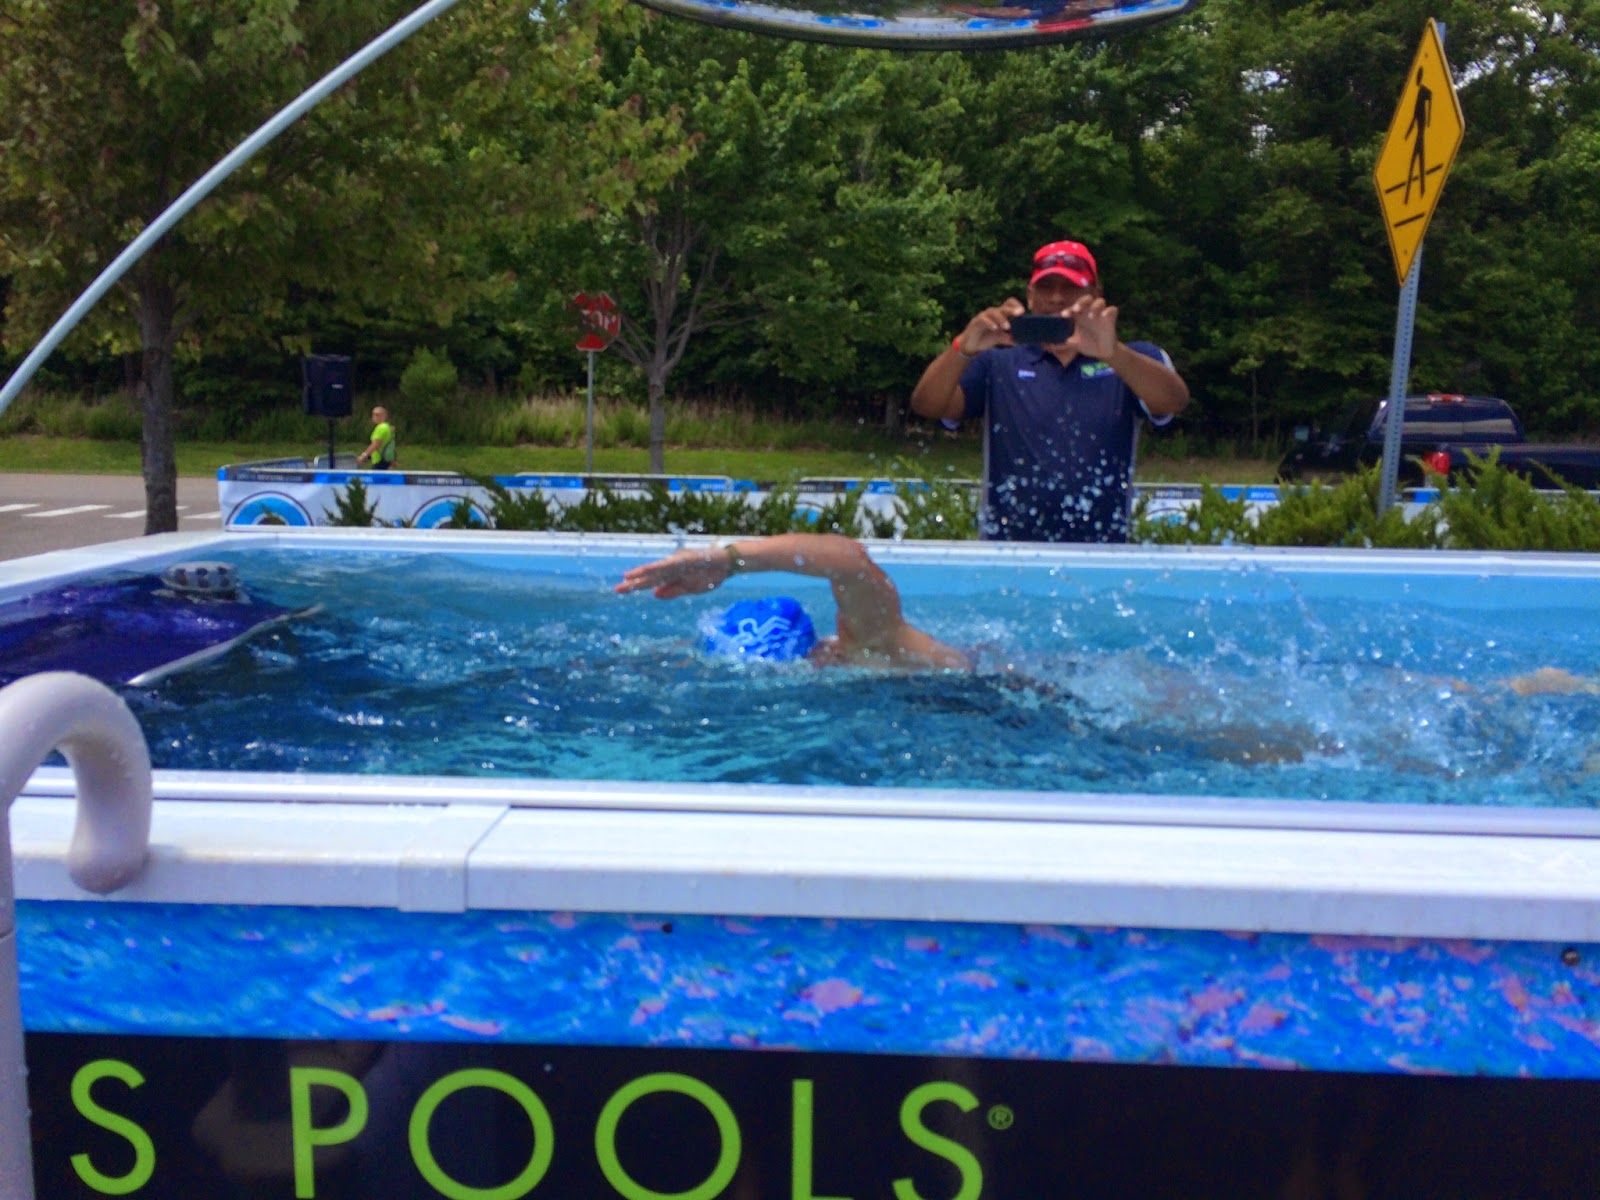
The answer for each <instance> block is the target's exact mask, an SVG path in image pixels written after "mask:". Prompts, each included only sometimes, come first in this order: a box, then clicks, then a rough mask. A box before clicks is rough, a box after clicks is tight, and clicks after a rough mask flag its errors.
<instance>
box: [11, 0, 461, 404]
mask: <svg viewBox="0 0 1600 1200" xmlns="http://www.w3.org/2000/svg"><path fill="white" fill-rule="evenodd" d="M458 3H460V0H430V2H429V3H427V4H424V5H422V6H421V7H420V8H418V9H417V10H416V11H415V12H413V13H412V14H411V15H410V16H408V17H406V18H404V19H403V20H401V21H398V22H396V23H395V24H394V25H393V26H391V27H390V28H389V30H388V31H387V32H385V33H383V34H381V35H379V36H378V37H376V38H374V39H373V40H372V41H370V42H368V43H367V44H366V45H365V46H363V47H362V48H361V49H360V50H358V51H356V53H354V54H352V55H351V56H350V57H349V58H347V59H345V60H344V62H342V63H340V64H339V65H338V66H337V67H335V68H334V69H333V70H332V71H329V72H328V73H327V74H326V75H324V76H323V77H322V78H321V79H319V80H318V81H317V82H316V83H314V84H312V86H311V87H309V88H307V89H306V90H305V91H304V92H302V93H301V94H300V96H299V98H298V99H296V100H295V101H294V102H293V103H291V104H289V105H288V106H287V107H285V108H283V109H282V110H281V111H279V113H278V115H277V116H275V117H273V118H272V119H271V120H270V121H268V122H267V123H266V124H265V125H263V126H262V127H261V128H260V129H258V130H256V131H255V132H254V133H252V134H251V135H250V136H249V137H247V138H246V139H245V140H244V141H242V142H240V143H239V145H238V146H237V147H236V148H235V149H234V151H233V152H232V153H231V154H229V155H228V156H227V157H226V158H224V159H222V160H221V161H220V162H218V163H217V165H216V166H214V167H212V168H211V170H209V171H207V172H206V173H205V174H204V175H202V176H201V177H200V178H199V179H197V180H196V181H195V182H194V183H192V184H191V185H190V186H189V190H188V191H186V192H184V193H183V195H181V196H179V197H178V198H177V199H176V200H174V201H173V202H172V205H171V207H169V208H168V209H167V211H166V212H164V213H162V214H161V215H160V216H159V217H157V218H156V220H155V221H154V223H153V224H151V225H150V226H149V227H148V228H146V229H145V231H144V232H143V233H141V234H140V235H139V236H138V237H136V238H134V239H133V241H131V242H129V243H128V246H127V249H125V250H123V252H122V253H121V254H119V255H117V257H116V259H115V260H114V261H113V262H112V264H111V265H110V266H109V267H107V268H106V269H105V270H104V271H102V272H100V276H99V278H97V279H96V280H95V281H94V282H93V283H91V284H90V285H89V287H88V288H87V289H86V290H85V291H84V293H83V295H81V296H79V297H78V298H77V299H76V300H75V301H73V303H72V307H71V308H69V309H67V311H66V312H65V313H63V314H62V315H61V319H60V320H59V321H57V322H56V323H55V324H54V325H52V326H51V327H50V332H49V333H47V334H45V335H44V337H43V338H41V339H40V341H39V344H38V345H37V346H35V347H34V348H33V349H32V350H31V351H29V353H28V357H27V358H25V359H23V360H22V365H21V366H20V367H18V368H17V369H16V371H15V372H14V373H13V374H12V376H11V378H10V379H8V380H7V381H6V385H5V387H4V388H0V413H3V412H5V410H6V409H7V408H8V407H9V406H10V404H11V402H12V401H13V400H14V399H16V397H17V395H18V393H20V392H21V391H22V389H23V387H25V386H26V385H27V382H28V380H30V379H32V378H33V373H34V372H35V371H37V370H38V369H39V368H40V367H41V366H43V365H44V360H45V359H47V358H49V357H50V353H51V351H53V350H54V349H55V348H56V347H57V346H58V345H60V344H61V340H62V339H63V338H65V337H66V336H67V334H69V333H71V332H72V331H73V329H75V328H76V327H77V325H78V322H79V321H81V320H83V318H84V317H86V316H88V315H89V310H90V309H92V308H93V307H94V306H95V305H96V304H97V303H98V302H99V300H100V297H101V296H104V295H105V294H106V292H107V291H109V290H110V288H111V285H112V284H114V283H116V282H117V280H119V279H121V278H122V277H123V275H125V274H126V273H127V271H128V268H129V267H131V266H133V264H134V263H136V262H138V261H139V260H140V259H141V258H143V257H144V256H145V254H146V252H148V251H149V249H150V248H151V247H152V246H154V245H155V244H156V243H157V242H159V241H160V240H161V238H162V237H163V236H164V235H165V234H166V232H167V230H169V229H171V228H172V227H173V226H174V225H176V224H177V223H178V222H179V220H181V219H182V218H183V216H184V215H185V214H186V213H187V212H188V211H189V210H190V209H191V208H193V207H194V206H195V205H196V204H199V203H200V201H202V200H204V199H205V198H206V196H208V195H210V194H211V191H212V190H213V189H214V188H215V187H216V186H217V185H218V184H219V183H221V182H222V181H223V180H224V179H226V178H227V177H228V176H229V175H232V174H233V173H234V172H235V171H237V170H238V169H239V168H240V167H242V166H243V165H244V164H245V163H246V162H248V161H249V160H250V159H251V158H252V157H254V156H255V154H256V152H257V151H258V150H260V149H261V148H262V147H263V146H265V145H266V144H267V143H268V142H270V141H271V140H272V139H273V138H275V137H277V136H278V135H279V134H280V133H282V132H283V131H284V130H285V129H287V128H288V127H289V126H290V125H292V124H294V123H295V121H297V120H299V119H300V118H301V117H302V116H303V115H305V113H306V112H308V111H309V110H310V109H312V108H314V107H315V106H316V105H317V103H318V102H319V101H321V100H322V99H323V97H325V96H327V95H328V93H330V92H332V91H333V90H334V89H335V88H337V87H338V86H339V85H340V84H342V83H344V82H345V81H346V80H347V79H349V78H350V77H351V76H353V75H356V74H358V73H360V72H361V71H362V70H363V69H364V68H365V67H366V66H367V65H368V64H369V63H371V62H372V61H373V60H374V59H377V58H380V57H382V56H383V55H384V54H386V53H388V51H390V50H392V49H393V48H394V47H395V46H398V45H399V44H400V43H401V42H403V41H405V40H406V39H407V38H408V37H410V36H411V35H412V34H413V33H415V32H416V31H417V30H419V29H421V28H422V27H423V26H424V25H426V24H427V23H428V22H429V21H431V20H433V19H434V18H435V17H437V16H440V15H442V14H444V13H446V12H449V11H450V9H452V8H454V7H455V6H456V5H457V4H458Z"/></svg>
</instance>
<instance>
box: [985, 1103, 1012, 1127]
mask: <svg viewBox="0 0 1600 1200" xmlns="http://www.w3.org/2000/svg"><path fill="white" fill-rule="evenodd" d="M1016 1120H1017V1114H1016V1113H1014V1112H1012V1111H1011V1109H1009V1108H1008V1107H1006V1106H1005V1105H1004V1104H996V1105H995V1106H994V1107H993V1108H991V1109H990V1110H989V1128H990V1129H1010V1128H1011V1126H1012V1125H1014V1124H1016Z"/></svg>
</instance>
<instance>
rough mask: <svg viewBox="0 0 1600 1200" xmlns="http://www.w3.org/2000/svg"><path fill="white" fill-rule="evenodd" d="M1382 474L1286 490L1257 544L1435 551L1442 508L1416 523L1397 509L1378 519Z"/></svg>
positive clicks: (1266, 515) (1259, 527) (1262, 522)
mask: <svg viewBox="0 0 1600 1200" xmlns="http://www.w3.org/2000/svg"><path fill="white" fill-rule="evenodd" d="M1378 488H1379V470H1378V468H1377V467H1372V468H1369V469H1367V470H1364V471H1361V472H1360V473H1359V474H1356V475H1352V476H1350V478H1348V479H1345V480H1342V481H1341V482H1339V483H1338V484H1337V485H1335V486H1333V487H1326V486H1324V485H1322V484H1310V485H1307V486H1303V487H1288V488H1286V487H1281V486H1280V488H1279V490H1278V503H1277V504H1276V505H1274V506H1273V507H1272V508H1268V509H1264V510H1263V511H1262V513H1261V515H1260V517H1259V518H1258V519H1257V520H1256V523H1255V529H1254V533H1253V536H1252V538H1251V540H1252V541H1253V542H1254V543H1255V544H1256V545H1258V546H1361V547H1368V548H1371V547H1380V546H1381V547H1388V548H1391V549H1429V548H1435V547H1438V546H1439V545H1440V536H1439V514H1438V509H1437V508H1436V507H1435V506H1433V505H1431V504H1430V505H1428V506H1427V507H1426V508H1424V509H1423V510H1422V512H1420V513H1418V514H1417V515H1416V516H1415V517H1413V518H1412V519H1411V520H1407V519H1406V516H1405V513H1404V511H1403V510H1402V509H1401V507H1400V506H1399V505H1398V504H1396V505H1393V506H1391V507H1390V508H1389V509H1388V510H1387V511H1385V512H1384V514H1383V515H1382V516H1381V517H1380V516H1379V515H1378Z"/></svg>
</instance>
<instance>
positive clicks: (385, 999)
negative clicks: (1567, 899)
mask: <svg viewBox="0 0 1600 1200" xmlns="http://www.w3.org/2000/svg"><path fill="white" fill-rule="evenodd" d="M18 914H19V946H20V954H21V969H22V999H23V1015H24V1023H25V1025H26V1027H27V1028H28V1030H30V1031H33V1032H41V1033H82V1034H99V1033H113V1034H114V1033H128V1034H141V1033H142V1034H172V1035H180V1036H207V1037H269V1038H321V1039H357V1040H374V1041H389V1040H394V1041H428V1042H479V1043H506V1044H511V1043H525V1044H546V1045H614V1046H658V1047H683V1048H698V1049H783V1050H802V1051H810V1052H828V1053H846V1054H914V1055H937V1056H970V1057H983V1058H995V1059H1039V1060H1052V1061H1079V1062H1120V1063H1156V1064H1171V1065H1186V1066H1196V1067H1273V1068H1289V1069H1301V1068H1309V1069H1314V1070H1320V1071H1365V1072H1393V1073H1419V1074H1427V1073H1445V1074H1453V1075H1496V1076H1506V1077H1518V1076H1538V1077H1549V1078H1586V1079H1600V973H1597V970H1596V964H1597V962H1600V958H1597V955H1600V947H1595V946H1563V945H1556V944H1541V943H1511V942H1478V941H1443V940H1429V939H1399V938H1392V939H1378V938H1355V937H1336V936H1298V935H1285V934H1229V933H1222V932H1209V931H1170V930H1153V929H1103V928H1087V927H1067V926H1021V925H1004V924H978V923H972V924H968V923H954V922H926V923H921V922H896V921H843V920H820V919H804V918H763V917H742V918H717V917H704V916H625V915H615V914H586V913H502V912H481V911H479V912H467V913H461V914H448V915H441V914H425V913H400V912H395V911H392V910H374V909H341V908H298V907H271V906H263V907H247V906H214V907H208V906H191V905H164V904H123V903H110V904H84V903H73V902H42V901H33V902H24V903H21V904H19V905H18Z"/></svg>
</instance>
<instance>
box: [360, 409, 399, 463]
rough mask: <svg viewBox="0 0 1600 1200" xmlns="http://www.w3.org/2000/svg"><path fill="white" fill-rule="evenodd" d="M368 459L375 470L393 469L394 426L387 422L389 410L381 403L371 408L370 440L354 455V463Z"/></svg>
mask: <svg viewBox="0 0 1600 1200" xmlns="http://www.w3.org/2000/svg"><path fill="white" fill-rule="evenodd" d="M369 459H370V460H371V461H372V468H373V470H375V471H390V470H393V469H394V466H395V461H394V460H395V445H394V426H393V425H391V424H390V423H389V410H388V409H387V408H384V407H383V405H381V404H380V405H378V407H376V408H374V409H373V410H372V441H371V442H369V443H368V445H367V448H366V449H365V450H363V451H362V452H361V453H360V454H358V455H356V465H357V466H360V465H361V464H362V463H364V462H366V461H367V460H369Z"/></svg>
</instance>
